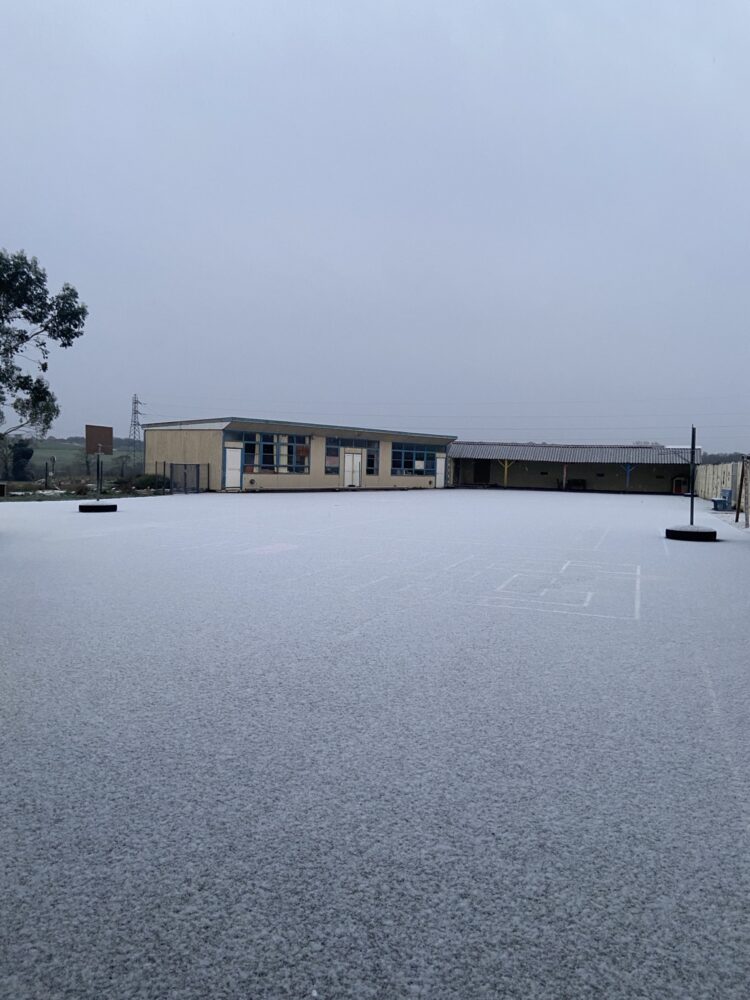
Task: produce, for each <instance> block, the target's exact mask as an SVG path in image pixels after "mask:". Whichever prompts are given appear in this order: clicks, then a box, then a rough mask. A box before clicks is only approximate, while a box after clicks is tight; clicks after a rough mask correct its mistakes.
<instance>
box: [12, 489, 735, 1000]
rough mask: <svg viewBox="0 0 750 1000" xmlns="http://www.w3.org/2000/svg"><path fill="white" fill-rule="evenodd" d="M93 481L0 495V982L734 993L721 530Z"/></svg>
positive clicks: (730, 758) (40, 999) (143, 987)
mask: <svg viewBox="0 0 750 1000" xmlns="http://www.w3.org/2000/svg"><path fill="white" fill-rule="evenodd" d="M119 507H120V509H119V511H118V512H117V513H116V514H101V515H100V514H96V515H82V514H79V513H78V507H77V504H76V503H70V502H59V503H55V502H47V503H42V502H40V503H33V502H27V503H10V502H8V503H4V504H2V505H1V506H0V551H1V552H2V574H1V575H0V594H1V595H2V600H1V606H2V607H3V608H4V610H5V627H4V638H3V644H2V649H3V652H2V666H1V667H0V766H1V768H2V778H1V780H2V788H1V793H2V794H1V799H2V807H1V809H2V814H1V816H0V819H1V821H2V831H3V834H2V849H1V850H0V872H2V885H1V887H2V891H0V927H2V934H1V935H0V939H1V943H0V957H1V960H0V996H3V997H8V998H14V1000H31V998H34V1000H58V998H60V1000H62V998H66V1000H67V998H72V1000H104V998H106V1000H125V998H127V1000H133V998H148V1000H172V998H174V1000H177V998H179V1000H208V998H210V1000H219V998H250V1000H282V998H295V1000H297V998H299V1000H302V998H319V1000H339V998H357V1000H359V998H379V1000H380V998H382V1000H401V998H422V1000H479V998H487V1000H489V998H497V997H509V998H510V997H512V998H518V1000H533V998H545V1000H564V998H569V1000H583V998H592V1000H593V998H606V1000H626V998H627V1000H635V998H643V1000H647V998H648V1000H656V998H658V1000H667V998H675V1000H678V998H679V1000H691V998H695V1000H697V998H704V997H716V998H721V1000H734V998H737V1000H740V998H743V1000H744V998H745V997H747V995H748V983H750V908H749V906H748V899H749V898H750V897H749V896H748V890H749V889H750V864H749V862H750V799H749V798H748V796H749V793H750V778H749V777H748V776H749V775H750V742H749V733H750V676H749V671H748V663H749V662H750V656H749V655H748V653H749V648H748V647H749V643H748V630H747V621H748V611H749V610H750V608H749V606H748V604H749V601H748V594H749V593H750V532H744V531H743V530H742V529H737V528H735V527H734V526H733V524H732V523H731V519H730V518H729V517H727V516H725V517H723V518H719V517H718V516H717V515H714V514H712V513H711V512H709V511H708V510H707V507H708V505H707V504H706V503H705V502H703V501H699V502H697V503H696V512H697V519H698V520H699V521H700V523H704V524H708V525H711V526H712V527H716V528H718V530H719V538H720V541H719V542H718V543H717V544H690V543H686V542H674V541H667V540H666V539H665V538H664V537H663V536H664V529H665V528H666V527H668V526H671V525H674V524H680V523H687V519H688V508H689V501H688V500H687V499H685V498H680V497H653V496H608V495H595V496H594V495H585V494H567V493H557V492H554V493H531V492H507V493H506V492H501V491H458V490H457V491H439V490H434V491H415V492H407V493H401V492H399V493H353V494H347V493H331V494H302V495H289V494H275V495H272V494H268V495H202V496H176V497H158V498H153V499H127V500H121V501H120V502H119Z"/></svg>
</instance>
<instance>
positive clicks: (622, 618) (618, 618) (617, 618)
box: [466, 602, 634, 622]
mask: <svg viewBox="0 0 750 1000" xmlns="http://www.w3.org/2000/svg"><path fill="white" fill-rule="evenodd" d="M466 606H467V607H472V608H486V609H488V610H489V609H491V608H494V609H498V608H505V609H507V610H508V611H537V612H542V613H543V614H547V615H574V616H577V617H578V618H607V619H609V620H610V621H614V622H632V621H634V619H633V617H632V616H631V615H602V614H598V613H597V612H595V611H567V610H565V609H562V608H542V607H525V606H524V605H521V604H511V603H509V602H508V603H505V604H500V603H498V604H467V605H466Z"/></svg>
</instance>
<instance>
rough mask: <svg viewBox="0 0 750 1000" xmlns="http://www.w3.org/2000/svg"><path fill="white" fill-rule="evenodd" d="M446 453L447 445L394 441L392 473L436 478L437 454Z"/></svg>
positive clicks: (392, 446) (392, 445) (393, 474)
mask: <svg viewBox="0 0 750 1000" xmlns="http://www.w3.org/2000/svg"><path fill="white" fill-rule="evenodd" d="M444 453H445V445H435V444H416V443H414V442H411V441H394V442H393V443H392V444H391V475H392V476H432V477H433V478H434V477H435V476H436V475H437V456H438V455H440V454H444Z"/></svg>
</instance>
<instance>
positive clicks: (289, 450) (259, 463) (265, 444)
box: [242, 431, 310, 475]
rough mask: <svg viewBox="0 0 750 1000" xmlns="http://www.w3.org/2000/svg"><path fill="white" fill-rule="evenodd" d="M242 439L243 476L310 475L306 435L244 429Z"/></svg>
mask: <svg viewBox="0 0 750 1000" xmlns="http://www.w3.org/2000/svg"><path fill="white" fill-rule="evenodd" d="M242 439H243V465H242V468H243V472H244V474H245V475H259V474H260V475H279V474H282V475H283V474H290V475H309V473H310V437H309V436H308V435H306V434H274V433H271V432H266V431H258V432H253V431H245V432H244V433H243V435H242Z"/></svg>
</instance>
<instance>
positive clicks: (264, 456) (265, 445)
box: [260, 434, 277, 472]
mask: <svg viewBox="0 0 750 1000" xmlns="http://www.w3.org/2000/svg"><path fill="white" fill-rule="evenodd" d="M260 471H261V472H276V471H277V469H276V435H275V434H261V436H260Z"/></svg>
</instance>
